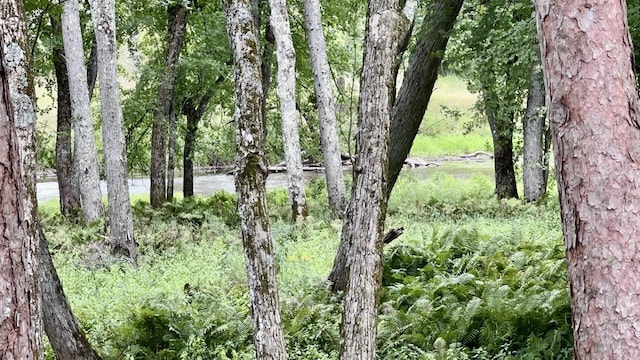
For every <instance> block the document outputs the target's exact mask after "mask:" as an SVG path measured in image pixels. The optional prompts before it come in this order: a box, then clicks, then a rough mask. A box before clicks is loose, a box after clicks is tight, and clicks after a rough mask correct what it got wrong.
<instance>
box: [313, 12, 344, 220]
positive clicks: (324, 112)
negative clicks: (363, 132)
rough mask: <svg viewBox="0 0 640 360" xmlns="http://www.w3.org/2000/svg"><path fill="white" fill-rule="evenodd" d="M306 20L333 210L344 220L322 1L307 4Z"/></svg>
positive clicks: (330, 201)
mask: <svg viewBox="0 0 640 360" xmlns="http://www.w3.org/2000/svg"><path fill="white" fill-rule="evenodd" d="M304 20H305V22H304V23H305V27H306V29H307V40H308V43H309V53H310V55H311V65H312V68H313V78H314V85H315V89H316V99H317V101H318V117H319V119H320V142H321V145H322V155H323V157H324V168H325V170H324V171H325V176H326V179H327V194H328V196H329V208H330V209H331V211H332V212H333V214H335V215H336V216H338V217H340V218H341V217H342V216H343V215H344V211H345V209H346V204H347V195H346V190H345V184H344V174H343V173H342V159H341V158H340V144H339V142H338V125H337V124H338V121H337V119H336V110H335V100H334V96H333V90H332V88H331V78H330V69H329V60H328V59H327V44H326V43H325V40H324V33H323V31H322V16H321V12H320V1H319V0H304Z"/></svg>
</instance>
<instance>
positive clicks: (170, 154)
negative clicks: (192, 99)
mask: <svg viewBox="0 0 640 360" xmlns="http://www.w3.org/2000/svg"><path fill="white" fill-rule="evenodd" d="M171 103H172V105H171V114H170V115H169V143H168V144H167V201H169V202H171V201H173V185H174V180H175V171H176V136H177V134H176V125H177V124H176V122H177V120H178V119H177V117H178V114H176V110H175V109H174V107H175V100H172V101H171Z"/></svg>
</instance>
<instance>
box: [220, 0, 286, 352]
mask: <svg viewBox="0 0 640 360" xmlns="http://www.w3.org/2000/svg"><path fill="white" fill-rule="evenodd" d="M222 4H223V7H224V8H225V12H226V14H227V32H228V35H229V39H230V41H231V48H232V51H233V59H234V69H235V103H236V110H235V115H234V118H235V122H236V142H237V156H236V166H237V171H236V173H235V185H236V192H237V194H238V211H239V213H240V219H241V228H242V242H243V245H244V253H245V262H246V267H247V279H248V282H249V298H250V301H251V311H252V319H253V339H254V340H253V343H254V346H255V351H256V358H258V359H261V360H269V359H278V360H281V359H286V358H287V355H286V350H285V343H284V335H283V331H282V324H281V319H280V300H279V297H278V284H277V280H276V269H275V264H274V256H273V244H272V241H271V226H270V224H269V215H268V211H267V200H266V191H265V181H266V176H267V174H268V170H267V166H266V162H265V131H264V114H263V105H262V102H263V101H264V97H263V94H262V72H261V68H260V45H259V44H260V43H259V40H258V39H259V37H258V29H257V28H256V23H255V22H254V21H253V15H252V9H251V3H250V2H249V0H223V2H222Z"/></svg>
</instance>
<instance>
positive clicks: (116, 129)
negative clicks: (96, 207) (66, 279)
mask: <svg viewBox="0 0 640 360" xmlns="http://www.w3.org/2000/svg"><path fill="white" fill-rule="evenodd" d="M90 3H91V18H92V21H93V29H94V33H95V36H96V43H97V49H98V50H97V58H98V77H99V79H100V81H99V82H98V86H99V87H100V112H101V114H102V142H103V143H104V149H105V151H104V163H105V164H104V165H105V166H104V167H105V173H106V175H107V194H108V200H109V242H110V244H111V253H112V254H114V255H116V256H123V257H126V258H127V259H129V260H131V261H134V262H135V258H136V243H135V238H134V235H133V215H132V214H131V200H130V198H129V182H128V179H127V152H126V145H125V142H124V120H123V118H122V106H121V105H120V89H119V86H118V72H117V63H116V53H117V46H118V45H117V43H116V13H115V2H114V0H90Z"/></svg>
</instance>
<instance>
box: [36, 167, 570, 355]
mask: <svg viewBox="0 0 640 360" xmlns="http://www.w3.org/2000/svg"><path fill="white" fill-rule="evenodd" d="M447 171H448V169H447V168H443V171H441V172H436V173H432V174H430V175H428V179H419V178H418V175H413V176H412V175H411V174H405V175H404V176H403V177H402V178H401V181H400V183H399V184H398V186H397V188H396V191H395V193H394V196H392V199H391V202H390V205H389V213H390V217H389V222H390V223H389V226H394V227H395V226H404V228H405V233H404V235H402V236H401V237H400V238H399V239H397V240H395V241H394V242H393V243H391V244H390V245H387V247H386V249H385V270H384V289H383V292H382V301H381V306H380V310H379V314H380V320H379V321H380V322H379V327H378V328H379V346H378V357H379V358H380V359H394V360H395V359H400V360H402V359H558V358H560V359H568V358H570V357H571V341H572V340H571V331H570V309H569V299H568V291H567V279H566V270H565V265H564V255H563V245H562V241H561V239H560V237H561V235H560V229H559V219H558V216H557V214H558V209H557V204H556V203H555V202H554V201H552V200H544V201H542V202H541V203H539V204H523V203H521V202H520V201H517V200H511V201H502V202H499V201H497V200H495V199H494V198H493V195H492V183H491V180H490V179H489V178H488V177H487V176H485V175H476V176H474V177H472V178H470V179H465V180H460V179H457V178H454V177H452V176H451V175H449V174H447V173H446V172H447ZM419 176H420V177H422V176H423V175H419ZM308 197H309V199H311V204H310V205H311V208H310V212H311V216H310V217H309V218H308V219H307V220H306V222H304V223H302V224H299V225H291V224H289V223H288V222H287V221H286V219H287V216H286V214H287V213H288V205H287V204H288V201H287V194H286V191H285V190H284V189H281V190H273V191H271V192H270V193H269V206H270V215H271V218H272V222H273V232H274V242H275V246H276V263H277V266H278V270H279V283H280V291H281V299H282V307H283V309H282V313H283V323H284V327H285V333H286V336H287V348H288V351H289V357H290V358H291V359H332V358H335V357H336V355H337V349H338V346H339V339H340V332H339V323H340V300H341V299H340V296H339V295H332V294H331V293H330V292H329V291H328V290H327V287H326V286H325V285H326V284H325V283H324V278H325V277H326V275H327V274H328V272H329V269H330V266H331V262H332V261H333V256H334V255H335V251H336V247H337V243H338V239H339V233H340V226H341V224H340V222H339V221H334V220H330V219H331V218H330V214H329V212H328V210H327V206H326V200H325V199H326V194H325V193H324V186H323V184H322V180H320V179H314V180H313V181H312V183H311V184H310V185H309V186H308ZM235 206H236V204H235V198H234V196H233V195H231V194H226V193H218V194H216V195H214V196H211V197H208V198H196V199H191V200H184V201H177V202H174V203H171V204H168V205H167V206H165V207H164V208H162V209H160V210H153V209H151V208H150V207H149V205H148V204H147V203H145V202H138V203H137V204H136V206H135V207H134V212H135V217H136V221H135V223H136V231H137V234H138V236H137V239H138V242H139V243H140V247H139V251H140V257H139V260H138V261H139V265H138V267H137V268H132V267H130V265H128V264H123V263H120V262H117V261H114V260H113V259H111V258H109V256H108V251H107V250H104V249H103V248H102V245H100V244H102V243H103V242H104V238H103V237H102V231H103V230H102V229H103V228H104V224H100V223H98V224H94V226H92V227H90V228H85V229H83V228H80V227H77V226H75V225H71V224H68V223H65V222H64V221H62V220H61V218H60V217H59V216H58V215H53V212H49V211H47V212H45V213H44V214H43V216H44V219H45V220H44V223H45V227H46V231H47V235H48V238H49V239H50V242H51V248H52V251H53V252H54V258H55V262H56V265H57V267H58V269H59V272H60V275H61V277H62V279H63V282H64V286H65V290H66V291H67V294H68V297H69V300H70V302H71V304H72V306H73V308H74V311H75V312H76V315H77V316H78V318H79V319H80V321H81V323H82V325H83V326H84V328H85V331H86V332H87V334H88V336H89V338H90V340H91V341H92V343H93V345H94V346H95V347H96V348H97V349H98V351H99V352H100V353H101V354H102V355H103V356H104V357H105V358H106V359H252V358H254V354H253V350H252V336H251V331H252V330H251V321H250V313H249V306H248V294H247V289H246V277H245V272H244V260H243V256H242V245H241V240H240V232H239V229H238V219H237V215H236V210H235ZM48 358H52V354H51V352H49V353H48Z"/></svg>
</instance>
